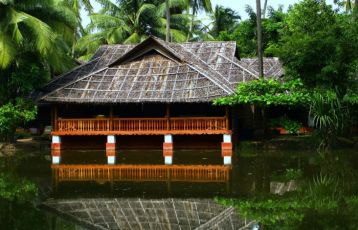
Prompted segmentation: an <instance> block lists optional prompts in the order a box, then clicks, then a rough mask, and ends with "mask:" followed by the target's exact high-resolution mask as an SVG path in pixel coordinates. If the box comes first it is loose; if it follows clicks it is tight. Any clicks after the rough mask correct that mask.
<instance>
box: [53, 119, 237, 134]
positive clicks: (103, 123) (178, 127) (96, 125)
mask: <svg viewBox="0 0 358 230" xmlns="http://www.w3.org/2000/svg"><path fill="white" fill-rule="evenodd" d="M56 127H57V129H56V130H54V132H53V133H54V134H58V135H109V134H113V135H155V134H157V135H161V134H224V133H229V132H230V131H229V129H228V122H227V119H226V117H173V118H92V119H90V118H78V119H67V118H66V119H63V118H59V119H58V120H57V126H56Z"/></svg>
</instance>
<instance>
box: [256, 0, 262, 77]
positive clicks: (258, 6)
mask: <svg viewBox="0 0 358 230" xmlns="http://www.w3.org/2000/svg"><path fill="white" fill-rule="evenodd" d="M256 27H257V56H258V62H259V77H260V78H263V77H264V66H263V50H262V24H261V1H260V0H256Z"/></svg>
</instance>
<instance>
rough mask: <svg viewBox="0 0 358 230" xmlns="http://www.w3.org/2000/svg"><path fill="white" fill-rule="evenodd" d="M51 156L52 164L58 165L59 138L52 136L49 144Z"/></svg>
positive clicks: (59, 160)
mask: <svg viewBox="0 0 358 230" xmlns="http://www.w3.org/2000/svg"><path fill="white" fill-rule="evenodd" d="M51 155H52V164H60V162H61V137H60V136H56V135H54V136H52V143H51Z"/></svg>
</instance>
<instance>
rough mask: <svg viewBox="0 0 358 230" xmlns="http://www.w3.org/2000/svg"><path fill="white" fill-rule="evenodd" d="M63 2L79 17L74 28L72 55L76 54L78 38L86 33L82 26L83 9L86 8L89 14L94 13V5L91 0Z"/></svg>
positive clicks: (64, 0) (67, 0) (68, 0)
mask: <svg viewBox="0 0 358 230" xmlns="http://www.w3.org/2000/svg"><path fill="white" fill-rule="evenodd" d="M63 4H64V5H65V6H67V7H68V8H69V9H71V11H72V12H73V13H74V14H75V16H76V19H77V26H76V27H75V28H74V30H73V35H72V44H71V56H72V57H74V56H75V45H76V43H77V40H78V39H79V38H80V36H81V35H83V33H84V29H83V27H82V18H81V9H82V8H84V9H85V10H86V12H87V13H88V14H91V13H93V6H92V4H91V1H90V0H63Z"/></svg>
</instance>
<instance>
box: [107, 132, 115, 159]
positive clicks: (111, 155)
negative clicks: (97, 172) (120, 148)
mask: <svg viewBox="0 0 358 230" xmlns="http://www.w3.org/2000/svg"><path fill="white" fill-rule="evenodd" d="M106 156H107V164H110V165H113V164H115V163H116V136H114V135H108V136H107V143H106Z"/></svg>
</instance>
